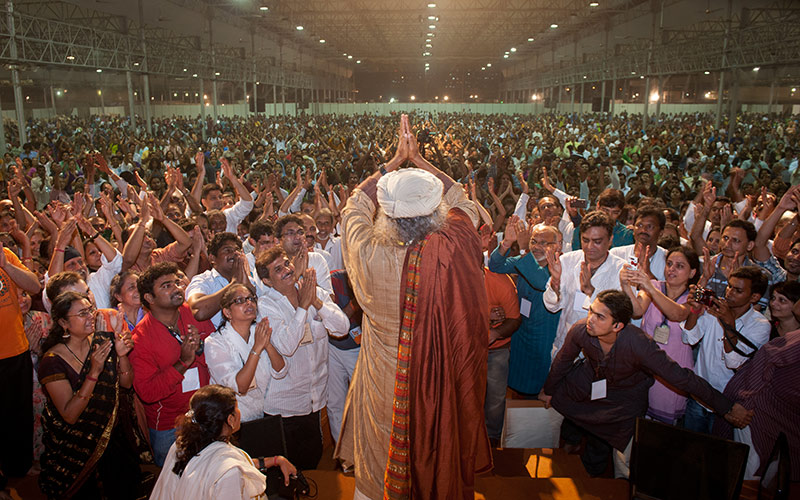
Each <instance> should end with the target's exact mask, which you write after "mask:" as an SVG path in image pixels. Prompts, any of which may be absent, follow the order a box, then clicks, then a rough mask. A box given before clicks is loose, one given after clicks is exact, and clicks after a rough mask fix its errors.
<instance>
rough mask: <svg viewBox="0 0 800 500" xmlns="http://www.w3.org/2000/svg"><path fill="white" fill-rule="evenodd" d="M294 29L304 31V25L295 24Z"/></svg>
mask: <svg viewBox="0 0 800 500" xmlns="http://www.w3.org/2000/svg"><path fill="white" fill-rule="evenodd" d="M294 29H296V30H297V31H303V27H302V26H295V28H294Z"/></svg>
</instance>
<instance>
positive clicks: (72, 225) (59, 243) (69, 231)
mask: <svg viewBox="0 0 800 500" xmlns="http://www.w3.org/2000/svg"><path fill="white" fill-rule="evenodd" d="M77 224H78V223H77V221H76V220H75V219H72V220H70V221H69V222H67V223H66V224H64V226H62V228H61V230H60V231H59V232H58V238H57V239H56V248H60V249H62V250H63V249H64V248H66V247H67V245H69V242H70V241H72V235H73V234H75V229H77V227H78V226H77Z"/></svg>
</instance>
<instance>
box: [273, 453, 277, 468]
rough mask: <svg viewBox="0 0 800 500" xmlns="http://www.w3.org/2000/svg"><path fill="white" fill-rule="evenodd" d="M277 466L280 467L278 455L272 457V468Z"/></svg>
mask: <svg viewBox="0 0 800 500" xmlns="http://www.w3.org/2000/svg"><path fill="white" fill-rule="evenodd" d="M276 465H278V455H275V456H274V457H272V466H273V467H275V466H276Z"/></svg>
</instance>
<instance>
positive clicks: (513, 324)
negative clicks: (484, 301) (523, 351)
mask: <svg viewBox="0 0 800 500" xmlns="http://www.w3.org/2000/svg"><path fill="white" fill-rule="evenodd" d="M484 283H485V285H486V296H487V298H488V299H489V362H488V376H487V381H486V402H485V403H484V405H483V413H484V416H485V418H486V430H487V431H488V433H489V441H490V442H491V443H492V446H499V444H500V435H501V433H502V431H503V419H504V417H505V411H506V387H507V385H508V357H509V346H508V344H509V342H511V335H512V334H513V333H514V332H515V331H517V328H519V325H520V323H521V321H522V320H521V318H520V317H519V301H518V300H519V299H518V298H517V287H516V286H515V285H514V281H513V280H512V279H511V277H510V276H508V275H506V274H496V273H493V272H491V271H489V269H488V268H484Z"/></svg>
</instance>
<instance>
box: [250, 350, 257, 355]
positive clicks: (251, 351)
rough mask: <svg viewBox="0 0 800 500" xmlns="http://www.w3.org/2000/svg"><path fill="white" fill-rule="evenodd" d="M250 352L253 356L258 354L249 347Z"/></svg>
mask: <svg viewBox="0 0 800 500" xmlns="http://www.w3.org/2000/svg"><path fill="white" fill-rule="evenodd" d="M250 354H252V355H253V356H258V353H257V352H256V351H254V350H252V349H250Z"/></svg>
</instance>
